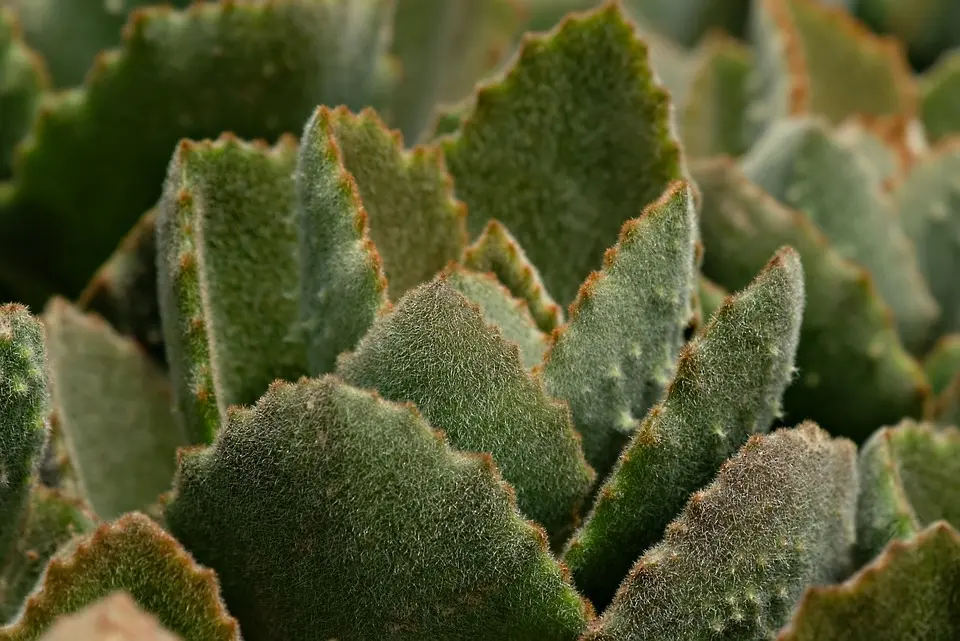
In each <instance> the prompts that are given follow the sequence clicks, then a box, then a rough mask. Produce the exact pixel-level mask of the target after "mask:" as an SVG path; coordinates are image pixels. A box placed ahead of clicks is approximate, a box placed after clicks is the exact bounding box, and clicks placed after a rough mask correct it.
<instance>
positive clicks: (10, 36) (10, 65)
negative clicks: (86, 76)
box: [0, 5, 49, 180]
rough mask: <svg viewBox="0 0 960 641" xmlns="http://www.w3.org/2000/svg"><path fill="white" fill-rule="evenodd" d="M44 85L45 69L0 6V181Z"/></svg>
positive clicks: (12, 18)
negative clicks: (1, 116)
mask: <svg viewBox="0 0 960 641" xmlns="http://www.w3.org/2000/svg"><path fill="white" fill-rule="evenodd" d="M48 83H49V78H48V76H47V71H46V67H45V66H44V64H43V61H42V60H41V59H40V58H39V57H38V56H37V54H36V53H34V52H33V51H32V50H31V49H30V48H29V47H27V45H26V44H25V43H24V41H23V39H22V32H21V30H20V25H19V22H18V21H17V18H16V17H15V16H14V13H13V11H12V10H11V9H10V8H9V7H5V6H3V5H0V114H3V121H2V122H0V180H3V179H5V178H8V177H9V176H10V172H11V170H12V167H13V155H14V150H15V149H16V146H17V143H19V142H20V139H21V138H22V137H23V136H24V134H25V133H26V132H27V129H29V127H30V122H31V120H32V118H33V113H34V109H35V108H36V106H37V104H39V102H40V96H41V93H42V92H43V91H44V90H45V89H46V88H47V85H48Z"/></svg>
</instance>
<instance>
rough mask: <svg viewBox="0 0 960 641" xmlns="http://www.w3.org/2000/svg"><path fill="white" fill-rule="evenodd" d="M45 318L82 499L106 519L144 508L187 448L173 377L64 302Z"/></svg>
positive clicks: (57, 399) (54, 303) (55, 302)
mask: <svg viewBox="0 0 960 641" xmlns="http://www.w3.org/2000/svg"><path fill="white" fill-rule="evenodd" d="M43 321H44V325H45V327H46V330H47V331H46V339H47V351H48V353H49V359H50V381H51V387H52V390H53V404H54V409H55V411H56V412H57V418H58V421H59V427H60V429H61V430H62V434H63V436H64V441H65V443H66V445H67V450H68V452H69V453H70V461H71V467H72V469H73V471H74V472H75V473H76V474H77V477H78V479H79V481H80V485H81V488H82V490H83V494H84V496H85V497H86V498H87V500H88V501H89V502H90V505H91V507H93V509H94V510H95V511H96V513H97V514H98V515H99V516H100V517H101V518H103V519H108V520H109V519H113V518H116V517H118V516H120V515H122V514H123V513H125V512H130V511H133V510H143V509H146V507H147V506H149V505H150V504H151V503H153V502H154V501H156V500H157V497H158V496H159V495H160V494H161V493H163V492H165V491H167V490H168V489H169V488H170V484H171V481H172V480H173V475H174V473H175V471H176V464H177V448H178V447H181V446H184V445H187V444H188V443H189V441H188V439H187V435H186V433H185V432H184V428H183V426H182V425H180V424H179V423H178V422H177V420H176V418H175V416H174V414H173V411H172V405H173V400H172V395H171V390H170V382H169V380H168V379H167V377H166V375H165V373H164V372H163V371H162V370H161V369H160V368H159V367H158V366H157V365H156V364H155V363H153V362H152V361H151V360H150V359H149V358H148V357H147V355H146V353H145V352H143V350H142V349H141V348H140V347H139V346H138V345H137V344H136V343H134V342H133V341H132V340H130V339H129V338H126V337H124V336H121V335H120V334H118V333H117V332H116V331H115V330H114V329H113V328H111V327H110V326H109V325H108V324H107V323H106V322H105V321H104V320H103V319H102V318H100V317H99V316H96V315H93V314H85V313H83V312H81V311H80V310H79V309H77V308H76V307H74V306H73V305H72V304H71V303H69V302H67V301H66V300H64V299H62V298H54V299H52V300H51V302H50V305H49V306H48V307H47V310H46V312H45V313H44V316H43Z"/></svg>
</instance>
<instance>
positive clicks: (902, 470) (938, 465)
mask: <svg viewBox="0 0 960 641" xmlns="http://www.w3.org/2000/svg"><path fill="white" fill-rule="evenodd" d="M859 467H860V479H861V481H860V500H859V505H858V507H857V545H858V548H859V551H860V557H861V560H862V561H864V562H867V561H869V560H870V559H872V558H873V557H875V556H876V555H878V554H880V552H881V551H883V548H884V547H885V546H886V545H887V543H889V542H890V541H892V540H894V539H906V538H909V537H911V536H913V535H915V534H917V533H919V532H920V531H921V530H923V528H925V527H927V526H928V525H930V524H931V523H933V522H935V521H939V520H946V521H947V522H949V523H951V524H952V525H953V526H954V527H960V429H958V428H956V427H950V428H946V429H936V428H935V427H934V426H933V425H931V424H929V423H917V422H915V421H913V420H910V419H906V420H903V421H901V422H900V423H899V424H897V425H896V426H895V427H884V428H882V429H880V430H877V432H876V433H874V435H873V436H871V437H870V439H868V440H867V442H866V443H864V445H863V448H862V450H861V452H860V465H859Z"/></svg>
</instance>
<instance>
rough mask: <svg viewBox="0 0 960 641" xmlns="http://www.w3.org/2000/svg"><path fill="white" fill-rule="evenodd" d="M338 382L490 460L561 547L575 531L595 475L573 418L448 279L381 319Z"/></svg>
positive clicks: (344, 361)
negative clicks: (407, 410) (393, 405)
mask: <svg viewBox="0 0 960 641" xmlns="http://www.w3.org/2000/svg"><path fill="white" fill-rule="evenodd" d="M337 373H338V375H340V376H341V377H342V378H343V379H344V381H346V382H347V383H349V384H351V385H355V386H357V387H362V388H370V389H375V390H376V391H377V392H378V393H379V394H380V395H381V396H383V397H384V398H386V399H388V400H391V401H396V402H412V403H415V404H416V406H417V408H418V409H419V410H420V411H421V412H423V415H424V417H425V418H426V420H427V421H429V422H430V424H431V425H433V426H434V427H436V428H437V429H440V430H442V431H443V432H445V433H446V435H447V438H449V439H450V442H451V444H452V445H453V446H454V447H456V448H457V449H459V450H463V451H469V452H489V453H491V454H492V455H493V460H494V461H495V462H496V464H497V467H498V468H499V469H500V470H501V471H502V473H503V477H504V479H505V480H506V481H507V482H508V483H510V485H511V486H512V487H513V488H514V489H515V490H516V493H517V504H518V505H519V507H520V510H521V511H522V512H523V513H524V514H525V515H526V516H527V517H528V518H530V519H533V520H535V521H537V522H538V523H540V524H541V525H543V527H544V528H545V529H546V530H547V532H549V534H550V536H551V538H552V539H553V541H554V542H555V543H557V542H562V541H563V540H564V537H565V536H566V535H568V534H569V532H570V530H571V529H572V527H573V526H574V525H575V523H576V521H577V519H578V517H579V509H580V507H581V504H582V503H583V501H584V499H585V497H586V494H587V492H588V491H589V489H590V485H591V483H592V481H593V479H594V473H593V470H591V469H590V467H589V466H588V465H587V464H586V461H585V460H584V459H583V453H582V450H581V449H580V443H579V438H578V437H577V434H576V432H574V429H573V425H572V423H571V420H570V412H569V410H568V408H567V407H566V406H565V405H564V404H562V403H559V402H558V401H556V400H555V399H553V398H551V397H550V396H548V395H547V393H546V391H545V390H544V388H543V385H542V383H541V382H540V380H539V379H538V378H535V377H533V376H531V375H530V373H528V372H527V371H526V369H525V368H524V364H523V362H522V361H521V357H520V351H519V348H518V347H517V345H516V344H511V343H509V342H507V341H506V340H504V338H503V336H502V335H501V333H500V332H499V331H497V330H496V329H495V328H493V327H490V326H489V325H487V324H486V323H485V322H484V318H483V316H482V314H481V311H480V308H478V307H477V306H476V305H474V304H473V303H471V302H470V301H468V300H467V299H466V298H465V297H464V296H463V295H462V294H460V293H459V292H458V291H457V290H456V288H455V287H454V286H452V285H451V284H450V283H448V282H447V279H446V275H441V276H439V277H438V278H436V279H435V280H433V281H431V282H430V283H427V284H425V285H422V286H420V287H418V288H416V289H414V290H411V291H410V292H408V293H407V295H406V296H404V298H402V299H401V300H400V302H399V303H397V305H396V307H395V308H394V309H393V310H392V311H391V312H390V313H388V314H385V315H383V316H382V317H380V318H379V319H378V320H377V322H376V323H375V324H374V325H373V327H371V328H370V331H369V332H368V333H367V335H366V336H364V338H363V340H361V341H360V343H359V344H358V345H357V349H356V350H355V351H354V352H350V353H346V354H344V355H342V356H341V357H340V359H339V362H338V365H337Z"/></svg>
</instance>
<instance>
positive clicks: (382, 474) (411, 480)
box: [166, 376, 589, 641]
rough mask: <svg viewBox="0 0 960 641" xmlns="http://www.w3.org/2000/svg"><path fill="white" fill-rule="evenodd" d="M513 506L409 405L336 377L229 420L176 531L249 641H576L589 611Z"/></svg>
mask: <svg viewBox="0 0 960 641" xmlns="http://www.w3.org/2000/svg"><path fill="white" fill-rule="evenodd" d="M512 494H513V493H512V492H511V491H510V489H509V488H508V487H507V486H505V485H504V484H503V482H502V481H501V480H500V478H499V475H498V473H497V471H496V468H495V466H494V464H493V462H492V460H491V457H490V456H489V455H475V454H462V453H458V452H455V451H453V450H451V449H450V448H449V447H448V446H447V445H446V444H445V442H444V439H443V438H442V436H440V435H439V434H437V433H435V432H433V430H432V429H431V427H430V425H428V424H427V423H426V421H424V420H423V418H422V417H421V416H420V415H419V413H418V412H417V410H416V409H415V408H414V407H413V405H412V404H404V405H398V404H394V403H390V402H387V401H384V400H382V399H380V398H377V396H376V395H375V394H372V393H370V392H365V391H362V390H358V389H355V388H352V387H350V386H347V385H345V384H343V383H342V382H340V381H339V380H338V379H336V378H334V377H332V376H324V377H322V378H319V379H313V380H307V379H304V380H301V381H300V382H299V383H297V384H296V385H291V384H277V385H274V386H272V387H271V388H270V391H268V392H267V394H266V395H265V396H264V397H263V398H262V399H261V400H260V401H259V402H258V403H257V404H256V406H254V407H253V408H251V409H238V410H235V411H233V412H232V413H231V417H230V422H229V423H228V424H227V425H226V426H225V427H224V428H223V429H222V430H221V431H220V433H219V435H218V437H217V441H216V443H215V444H214V446H213V447H212V448H210V449H207V450H203V451H195V452H192V453H189V454H187V455H186V456H184V457H183V459H182V460H181V469H180V473H179V477H178V481H177V488H176V493H175V497H174V499H173V501H172V502H171V503H170V504H169V505H168V506H167V510H166V517H167V521H168V523H169V525H170V528H171V529H172V531H173V532H174V534H175V535H176V536H177V538H178V539H179V540H181V541H183V542H184V544H185V545H186V546H187V548H188V549H189V550H190V551H191V553H192V554H193V555H194V557H195V558H196V559H197V560H198V561H199V562H200V563H202V564H204V565H206V566H208V567H211V568H213V569H215V570H216V572H217V574H218V576H219V577H220V580H221V582H222V585H223V593H224V596H225V598H226V601H227V603H228V604H229V606H230V609H231V612H235V613H237V615H238V616H239V618H240V621H241V626H242V628H243V634H244V638H245V639H246V640H247V641H273V640H275V639H326V638H328V637H336V638H337V639H340V640H341V641H358V640H361V639H377V638H390V639H395V640H397V641H403V640H406V639H410V640H414V639H416V640H422V639H449V640H450V641H457V640H464V641H465V640H467V639H470V640H486V639H490V640H491V641H493V640H494V639H503V640H505V641H510V640H517V641H520V640H524V641H525V640H527V639H543V640H544V641H553V640H569V641H573V640H574V639H576V638H577V636H578V635H579V633H580V631H581V630H582V629H583V626H584V624H585V620H586V618H587V617H588V616H589V615H588V612H587V608H588V606H587V604H585V603H584V602H582V601H581V599H580V597H579V596H578V595H577V593H576V592H575V591H574V590H573V588H572V587H571V586H570V585H569V584H568V583H567V582H566V581H565V579H564V572H563V570H562V569H561V567H560V565H559V564H558V563H557V562H556V561H554V560H553V559H552V557H551V556H550V555H549V554H548V552H547V551H546V548H545V545H546V541H545V536H544V534H543V532H542V530H539V529H538V528H535V527H533V526H532V525H531V524H529V523H525V522H524V521H523V520H522V519H521V518H520V516H519V514H518V513H517V511H516V509H515V507H514V505H513V500H512ZM278 523H283V524H284V526H283V527H281V528H278V527H277V524H278ZM385 541H389V545H387V544H384V542H385ZM331 550H332V551H335V552H336V553H335V554H328V553H326V552H325V551H331ZM291 586H295V587H296V589H294V590H291Z"/></svg>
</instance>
